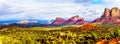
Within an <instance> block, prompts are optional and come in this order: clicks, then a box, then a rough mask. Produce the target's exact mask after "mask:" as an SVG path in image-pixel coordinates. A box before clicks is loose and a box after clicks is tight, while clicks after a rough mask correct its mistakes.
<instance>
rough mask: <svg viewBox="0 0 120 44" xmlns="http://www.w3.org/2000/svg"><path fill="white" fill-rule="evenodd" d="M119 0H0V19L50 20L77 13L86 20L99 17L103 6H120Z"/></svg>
mask: <svg viewBox="0 0 120 44" xmlns="http://www.w3.org/2000/svg"><path fill="white" fill-rule="evenodd" d="M119 2H120V0H0V21H3V20H21V19H22V20H26V19H35V20H52V19H55V18H56V17H62V18H69V17H71V16H74V15H79V16H81V17H83V18H85V19H86V20H94V19H95V18H97V17H100V16H101V15H102V13H103V10H104V8H112V7H118V8H120V3H119Z"/></svg>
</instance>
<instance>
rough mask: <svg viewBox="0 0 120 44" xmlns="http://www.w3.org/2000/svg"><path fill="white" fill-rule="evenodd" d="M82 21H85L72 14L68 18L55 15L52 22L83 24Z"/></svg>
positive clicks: (56, 23) (58, 23)
mask: <svg viewBox="0 0 120 44" xmlns="http://www.w3.org/2000/svg"><path fill="white" fill-rule="evenodd" d="M84 23H85V20H84V19H83V18H81V17H80V16H78V15H76V16H73V17H71V18H69V19H64V18H60V17H57V18H56V19H55V20H54V21H53V22H52V24H55V25H60V24H84Z"/></svg>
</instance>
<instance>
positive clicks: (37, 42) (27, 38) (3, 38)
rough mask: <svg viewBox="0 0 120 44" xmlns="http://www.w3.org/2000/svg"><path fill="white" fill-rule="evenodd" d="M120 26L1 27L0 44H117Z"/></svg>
mask: <svg viewBox="0 0 120 44" xmlns="http://www.w3.org/2000/svg"><path fill="white" fill-rule="evenodd" d="M119 42H120V26H118V25H114V24H102V25H101V24H84V25H82V26H79V27H78V26H77V27H76V26H67V27H57V28H56V27H32V28H22V27H15V26H12V27H10V26H9V27H1V28H0V44H117V43H119Z"/></svg>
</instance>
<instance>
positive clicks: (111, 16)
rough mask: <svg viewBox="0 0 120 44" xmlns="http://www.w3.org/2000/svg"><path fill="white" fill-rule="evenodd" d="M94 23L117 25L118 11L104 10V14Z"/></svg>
mask: <svg viewBox="0 0 120 44" xmlns="http://www.w3.org/2000/svg"><path fill="white" fill-rule="evenodd" d="M94 22H102V23H104V22H107V23H119V22H120V9H118V8H117V7H114V8H112V9H111V10H109V9H107V8H106V9H105V11H104V14H103V15H102V16H101V17H100V18H97V19H96V20H94Z"/></svg>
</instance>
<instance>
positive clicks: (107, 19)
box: [0, 7, 120, 27]
mask: <svg viewBox="0 0 120 44" xmlns="http://www.w3.org/2000/svg"><path fill="white" fill-rule="evenodd" d="M95 22H100V23H113V24H120V9H119V8H117V7H114V8H112V9H111V10H110V9H108V8H105V10H104V13H103V15H102V16H101V17H99V18H97V19H95V20H94V21H91V22H89V21H88V22H86V21H85V20H84V18H82V17H80V16H78V15H76V16H72V17H71V18H67V19H64V18H60V17H57V18H56V19H55V20H50V21H48V20H9V21H0V26H20V27H34V26H59V25H79V24H86V23H95Z"/></svg>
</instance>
